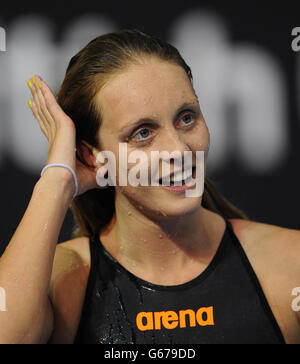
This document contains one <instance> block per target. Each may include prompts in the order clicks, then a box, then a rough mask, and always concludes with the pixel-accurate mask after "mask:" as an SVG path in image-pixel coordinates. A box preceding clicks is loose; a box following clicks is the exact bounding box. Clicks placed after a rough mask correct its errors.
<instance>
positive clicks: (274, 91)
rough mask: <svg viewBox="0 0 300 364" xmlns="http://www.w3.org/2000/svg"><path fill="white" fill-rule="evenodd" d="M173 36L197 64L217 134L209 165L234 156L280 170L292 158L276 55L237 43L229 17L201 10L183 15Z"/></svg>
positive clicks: (258, 167) (248, 164) (252, 166)
mask: <svg viewBox="0 0 300 364" xmlns="http://www.w3.org/2000/svg"><path fill="white" fill-rule="evenodd" d="M170 34H171V42H172V43H174V45H175V46H177V47H178V48H179V49H180V51H181V54H182V55H183V58H185V59H186V61H187V63H188V64H189V65H190V66H191V68H192V72H193V76H194V81H195V82H194V88H195V91H196V93H197V95H198V96H199V101H200V105H201V106H202V107H203V113H204V117H205V119H206V122H207V124H208V128H209V130H210V134H211V147H210V152H209V156H208V165H209V168H213V169H216V170H217V169H221V168H222V167H223V166H224V165H226V161H227V160H228V157H229V156H230V154H234V155H235V157H236V158H237V159H239V160H240V162H241V165H242V166H243V167H244V168H245V169H247V171H248V170H251V171H252V172H253V173H262V174H263V173H268V172H270V171H271V170H273V169H275V168H277V167H278V166H279V165H280V164H281V163H282V161H283V159H284V158H286V156H287V151H288V140H287V137H288V124H287V110H286V100H287V90H286V87H285V80H284V77H283V74H282V70H281V68H280V67H279V65H278V63H277V62H276V59H275V58H274V57H273V56H272V55H271V54H270V53H268V52H267V50H266V49H261V48H259V47H257V46H256V45H255V44H241V43H238V44H235V45H233V44H231V43H230V41H229V37H230V34H229V31H228V26H227V24H226V23H225V22H224V21H223V19H222V18H220V17H218V16H217V15H216V14H215V13H213V12H207V11H202V10H201V9H199V10H198V11H197V10H193V11H187V12H186V13H184V14H183V15H182V16H181V17H179V18H178V19H177V20H176V21H175V22H174V23H173V26H172V28H171V30H170ZM230 110H236V115H235V114H233V113H231V114H230V113H229V111H230ZM233 119H234V121H235V123H234V124H232V120H233Z"/></svg>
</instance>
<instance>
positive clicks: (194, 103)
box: [119, 99, 199, 136]
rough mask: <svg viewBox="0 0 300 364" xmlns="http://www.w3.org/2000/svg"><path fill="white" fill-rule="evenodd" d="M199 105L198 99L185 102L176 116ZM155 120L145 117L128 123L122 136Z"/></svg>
mask: <svg viewBox="0 0 300 364" xmlns="http://www.w3.org/2000/svg"><path fill="white" fill-rule="evenodd" d="M198 105H199V101H198V99H194V100H192V101H188V102H184V103H183V104H182V105H181V106H180V107H179V108H178V109H177V111H176V114H175V116H177V115H178V114H180V113H181V112H182V111H183V110H184V109H186V108H188V107H191V106H198ZM153 120H154V119H152V118H151V117H143V118H140V119H139V120H137V121H135V122H134V123H128V124H126V125H124V126H123V127H122V128H121V129H120V130H119V132H120V135H121V136H122V135H124V134H125V133H127V132H128V131H133V130H134V129H135V128H136V127H137V126H139V125H141V124H144V123H149V122H152V121H153Z"/></svg>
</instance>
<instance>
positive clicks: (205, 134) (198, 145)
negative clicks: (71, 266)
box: [189, 123, 210, 152]
mask: <svg viewBox="0 0 300 364" xmlns="http://www.w3.org/2000/svg"><path fill="white" fill-rule="evenodd" d="M189 145H190V147H191V148H192V150H193V151H200V150H203V151H205V152H208V150H209V147H210V133H209V130H208V127H207V125H206V123H201V124H199V125H197V126H196V128H195V129H194V130H193V132H192V135H191V136H190V139H189Z"/></svg>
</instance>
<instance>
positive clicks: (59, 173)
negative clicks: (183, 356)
mask: <svg viewBox="0 0 300 364" xmlns="http://www.w3.org/2000/svg"><path fill="white" fill-rule="evenodd" d="M28 85H29V87H30V89H31V92H32V99H31V100H30V101H29V105H30V107H31V108H32V111H33V114H34V116H35V118H36V119H37V121H38V122H39V125H40V127H41V130H42V131H43V133H44V134H45V136H46V137H47V139H48V141H49V153H48V159H47V163H46V164H47V165H50V164H55V163H63V164H64V165H66V166H69V167H71V168H72V170H74V171H75V172H76V176H77V181H78V193H77V196H76V198H75V199H74V200H72V198H73V195H74V191H75V188H74V178H73V177H74V176H72V173H70V171H68V169H67V168H59V167H56V168H54V167H53V168H48V169H47V170H45V171H44V173H43V174H42V176H41V178H40V179H39V180H38V182H37V183H36V185H35V186H34V190H33V194H32V197H31V200H30V203H29V205H28V208H27V210H26V212H25V215H24V217H23V219H22V220H21V222H20V224H19V226H18V228H17V230H16V231H15V233H14V235H13V237H12V239H11V241H10V243H9V246H8V248H7V249H6V251H5V253H4V255H3V256H2V258H1V261H0V286H1V287H3V288H4V289H5V291H6V296H7V307H8V310H7V312H3V313H0V323H1V324H0V342H9V343H37V342H39V343H44V342H51V343H150V344H151V343H157V344H161V343H181V344H184V343H190V344H197V343H198V344H200V343H233V344H234V343H275V344H277V343H284V342H286V343H300V328H299V321H298V320H299V318H300V316H299V313H297V312H296V310H293V309H292V306H291V304H292V299H293V297H292V295H291V294H292V290H293V289H294V288H295V287H297V286H299V285H300V282H299V280H300V264H299V263H300V262H299V260H300V258H299V256H300V234H299V232H298V231H296V230H291V229H286V228H282V227H278V226H273V225H268V224H262V223H259V222H254V221H250V220H248V219H247V217H246V216H245V215H244V214H243V212H241V211H240V210H239V209H238V208H236V207H234V206H233V205H232V204H230V203H229V202H228V201H227V200H226V199H225V198H223V197H222V196H221V195H220V194H219V193H218V192H217V190H216V189H215V188H214V186H213V184H212V183H211V181H209V179H208V178H207V177H206V178H205V189H204V193H203V196H200V197H193V198H187V197H185V194H183V193H182V192H181V193H178V192H174V190H172V189H171V188H164V187H162V186H157V187H153V186H137V187H134V186H131V185H128V186H119V185H116V186H109V187H108V188H101V187H100V186H99V185H98V183H97V178H96V177H97V171H98V170H99V169H100V167H103V166H104V165H105V163H104V161H101V160H100V161H99V159H98V158H97V157H98V155H99V152H100V151H104V150H105V151H111V152H113V153H114V155H115V156H116V159H117V165H118V164H119V161H120V157H121V156H120V155H118V146H119V144H120V143H126V145H127V147H128V153H130V152H131V151H134V150H140V151H143V152H145V153H146V154H147V156H148V157H150V153H151V151H162V150H164V151H168V152H169V153H171V152H172V151H174V150H177V151H180V152H181V153H182V155H183V152H185V151H190V152H192V154H193V156H195V155H196V152H197V151H202V152H204V153H205V162H206V159H207V153H208V150H209V143H210V139H209V131H208V128H207V125H206V122H205V120H204V118H203V115H202V113H201V110H200V106H199V103H198V98H197V96H196V94H195V91H194V89H193V85H192V74H191V70H190V68H189V67H188V66H187V65H186V63H185V62H184V60H183V59H182V58H181V56H180V54H179V53H178V51H177V50H176V49H175V48H174V47H172V46H171V45H169V44H167V43H165V42H163V41H161V40H159V39H156V38H154V37H151V36H148V35H146V34H144V33H142V32H140V31H138V30H123V31H120V32H115V33H110V34H106V35H103V36H100V37H98V38H96V39H94V40H93V41H92V42H90V43H89V44H88V45H87V46H86V47H85V48H84V49H82V50H81V51H80V52H79V53H78V54H77V55H76V56H74V57H73V58H72V59H71V61H70V64H69V67H68V69H67V72H66V77H65V79H64V82H63V84H62V86H61V88H60V90H59V92H58V95H57V99H56V98H55V97H54V96H53V94H52V92H51V91H50V89H49V87H48V86H47V84H46V83H45V82H44V81H43V80H42V79H41V78H40V77H39V76H35V77H33V78H32V80H30V81H29V83H28ZM183 106H184V107H183ZM141 119H142V120H141ZM137 121H138V123H137ZM75 151H76V153H75ZM170 163H171V161H170ZM193 163H194V162H193ZM131 168H133V166H132V165H128V170H127V171H126V172H127V173H129V171H130V170H131ZM72 170H71V171H72ZM173 172H174V166H173ZM117 174H118V168H117ZM160 177H162V176H161V175H160ZM75 181H76V179H75ZM69 205H70V207H71V210H72V213H73V215H74V219H75V222H76V229H75V230H74V234H73V239H71V240H70V241H67V242H64V243H62V244H59V245H58V246H57V239H58V235H59V231H60V229H61V226H62V223H63V221H64V217H65V214H66V212H67V209H68V207H69Z"/></svg>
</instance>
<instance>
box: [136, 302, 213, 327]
mask: <svg viewBox="0 0 300 364" xmlns="http://www.w3.org/2000/svg"><path fill="white" fill-rule="evenodd" d="M187 318H188V320H187ZM187 321H188V325H187ZM197 324H198V325H199V326H214V324H215V323H214V313H213V307H212V306H210V307H200V308H199V310H198V311H197V312H195V311H193V310H182V311H179V313H178V314H177V313H176V312H175V311H162V312H140V313H139V314H138V315H137V317H136V325H137V327H138V329H139V330H140V331H147V330H161V329H162V327H164V328H165V329H168V330H173V329H176V328H177V327H180V328H185V327H187V326H189V327H195V326H196V325H197Z"/></svg>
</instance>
